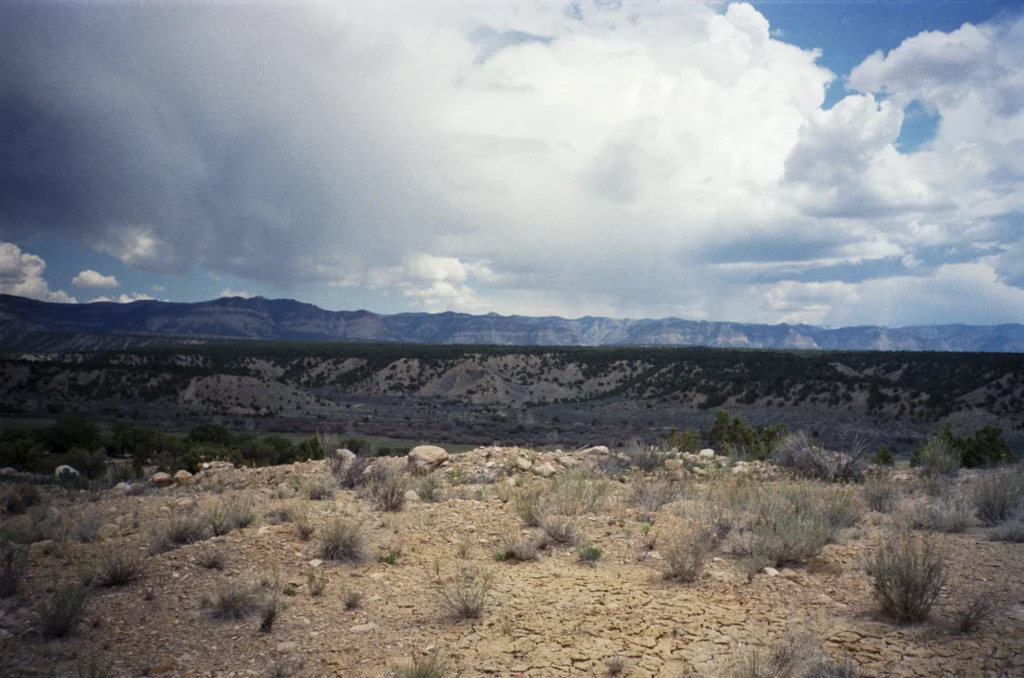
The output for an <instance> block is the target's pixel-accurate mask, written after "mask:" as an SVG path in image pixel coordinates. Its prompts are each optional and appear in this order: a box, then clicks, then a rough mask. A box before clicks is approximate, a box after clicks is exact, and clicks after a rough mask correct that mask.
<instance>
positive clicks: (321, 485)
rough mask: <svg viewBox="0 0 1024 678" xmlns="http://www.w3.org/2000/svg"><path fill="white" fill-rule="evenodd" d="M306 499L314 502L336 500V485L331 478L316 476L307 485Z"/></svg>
mask: <svg viewBox="0 0 1024 678" xmlns="http://www.w3.org/2000/svg"><path fill="white" fill-rule="evenodd" d="M305 491H306V497H307V498H308V499H310V500H312V501H322V500H330V499H334V483H333V482H332V479H331V478H330V477H329V476H323V475H316V476H313V477H312V478H309V479H308V480H307V481H306V484H305Z"/></svg>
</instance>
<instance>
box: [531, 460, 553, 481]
mask: <svg viewBox="0 0 1024 678" xmlns="http://www.w3.org/2000/svg"><path fill="white" fill-rule="evenodd" d="M533 472H534V473H536V474H537V475H539V476H540V477H541V478H550V477H551V476H553V475H555V473H556V470H555V467H554V466H552V465H551V462H546V463H544V464H541V465H540V466H535V467H534V469H533Z"/></svg>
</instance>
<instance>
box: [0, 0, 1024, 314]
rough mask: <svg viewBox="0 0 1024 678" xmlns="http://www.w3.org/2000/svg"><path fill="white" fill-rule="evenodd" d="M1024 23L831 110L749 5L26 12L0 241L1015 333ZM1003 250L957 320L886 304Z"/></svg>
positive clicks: (418, 294)
mask: <svg viewBox="0 0 1024 678" xmlns="http://www.w3.org/2000/svg"><path fill="white" fill-rule="evenodd" d="M567 9H571V10H572V11H567ZM1022 26H1024V22H1022V21H1021V20H1020V19H1012V18H1011V19H1005V20H1002V22H1000V23H993V24H991V25H983V26H970V25H966V26H964V27H963V28H961V29H959V30H957V31H953V32H951V33H948V34H947V33H934V32H933V33H925V34H922V35H920V36H915V37H912V38H910V39H908V40H907V41H906V42H904V43H903V44H902V45H900V46H899V47H898V48H896V49H894V50H892V51H890V52H889V53H888V54H883V53H878V54H875V55H871V56H870V57H868V58H867V59H866V60H865V61H864V63H863V64H861V65H860V66H859V67H858V68H856V69H854V70H853V72H852V73H850V74H849V77H848V78H847V81H846V82H847V85H848V87H849V88H850V89H851V93H850V96H848V97H847V98H845V99H843V100H842V101H840V102H838V103H837V104H836V105H835V106H833V107H832V108H830V109H828V110H825V109H823V108H822V106H823V103H824V101H825V90H826V88H827V87H828V85H829V84H830V83H831V82H832V81H833V80H834V79H835V78H836V77H837V76H845V75H846V74H833V73H831V72H829V71H828V70H827V69H825V68H823V67H821V66H820V65H819V64H818V63H817V58H818V53H817V52H816V51H814V50H807V49H801V48H798V47H796V46H794V45H791V44H788V43H786V42H785V35H784V34H783V33H781V32H779V31H778V30H777V29H773V27H772V26H770V25H769V23H768V22H767V20H765V18H764V17H763V16H762V15H761V14H760V13H759V12H758V11H757V10H756V9H755V8H754V7H752V6H751V5H749V4H744V3H730V4H728V5H725V6H722V5H719V4H715V3H712V4H702V3H689V2H685V3H684V2H677V3H663V2H655V1H654V0H626V1H624V2H621V3H607V2H599V1H596V0H595V1H594V2H586V1H584V2H578V3H572V5H571V6H570V5H567V4H560V3H555V2H552V3H532V4H528V3H522V2H486V3H456V4H451V3H419V2H413V1H412V0H408V1H398V2H388V3H376V4H371V5H367V4H366V3H328V4H324V3H298V4H288V5H287V6H285V5H278V4H274V3H242V4H237V3H236V4H231V5H226V4H213V5H197V4H195V3H141V4H130V5H129V4H123V5H122V4H118V5H114V6H103V7H100V8H97V7H95V6H91V7H84V6H80V5H74V4H70V3H68V4H64V5H45V6H35V5H22V6H20V7H18V8H16V9H11V8H10V7H9V6H4V7H2V8H0V59H3V63H5V64H12V66H11V67H10V68H5V69H3V70H2V71H0V95H2V96H3V98H4V100H5V101H6V102H8V103H7V104H5V106H4V107H3V108H2V109H0V130H8V134H11V135H12V137H11V138H16V139H18V143H17V144H13V145H11V148H12V150H11V152H10V153H9V154H8V157H9V158H10V163H9V164H10V168H9V169H8V170H7V171H8V173H12V176H13V177H14V178H15V179H16V180H17V186H18V190H16V191H4V190H0V228H2V229H3V232H4V234H5V237H9V238H13V239H17V238H19V237H22V236H25V235H28V234H36V233H40V232H46V233H49V234H51V235H52V236H53V237H61V238H79V239H81V242H82V243H85V244H86V245H88V246H92V247H95V249H97V250H99V251H101V252H104V253H107V254H110V255H111V256H114V257H116V258H117V259H119V260H120V261H122V262H124V263H125V264H127V265H129V266H132V267H135V268H139V269H143V270H147V271H153V272H160V273H167V274H174V275H181V274H184V273H185V272H186V271H188V270H189V268H190V266H192V265H196V266H198V267H199V268H200V269H201V270H203V271H204V272H206V273H214V274H229V275H232V276H234V277H235V278H236V279H241V280H259V281H261V282H263V283H268V284H275V283H276V284H278V285H280V286H284V287H287V286H288V285H294V284H297V283H300V282H310V281H312V282H321V283H329V284H330V285H332V286H334V288H335V289H336V292H337V293H338V294H339V298H345V295H346V294H348V293H350V292H352V291H353V290H355V291H359V292H369V293H374V294H378V295H381V294H390V295H391V298H392V299H399V300H401V303H402V305H404V306H411V307H413V308H425V309H430V310H441V309H452V310H467V311H483V310H495V311H499V312H505V313H527V314H541V313H557V314H561V315H573V316H578V315H584V314H604V315H615V316H633V317H637V316H667V315H676V316H685V317H694V318H723V319H735V320H744V319H747V320H760V321H769V322H778V321H783V320H792V321H804V320H807V321H815V322H817V321H821V322H832V321H834V320H835V319H836V318H847V319H850V320H851V321H853V322H858V323H863V322H882V321H883V319H889V320H885V321H886V322H888V321H890V320H893V321H895V322H901V318H902V317H906V318H910V317H914V318H919V319H923V320H927V319H929V318H930V319H931V320H933V321H935V320H940V319H942V318H945V317H949V316H950V314H951V313H953V314H956V313H959V312H960V311H964V312H965V313H968V312H973V311H970V308H971V307H974V308H985V307H986V304H988V302H989V301H991V304H992V306H991V308H992V309H994V310H993V311H992V314H991V315H992V317H993V318H995V317H997V316H998V317H1002V315H1000V314H1001V313H1002V311H999V310H998V309H1001V308H1006V307H1005V304H1012V303H1013V302H1012V300H1013V299H1015V296H1014V294H1013V289H1016V287H1015V284H1016V283H1018V282H1020V275H1019V271H1020V270H1021V266H1020V264H1019V262H1020V257H1021V256H1022V252H1021V249H1020V247H1018V246H1017V244H1016V243H1017V242H1018V241H1019V240H1020V231H1021V228H1020V226H1021V218H1022V216H1021V207H1020V206H1021V205H1022V204H1024V188H1022V185H1024V184H1022V181H1021V177H1022V176H1024V165H1022V163H1024V119H1022V118H1021V115H1022V113H1021V111H1022V109H1024V97H1022V95H1021V92H1022V91H1024V81H1022V80H1021V78H1024V75H1022V74H1024V68H1022V66H1024V55H1022V48H1021V47H1020V45H1022V44H1024V35H1022V31H1024V28H1022ZM185 45H187V48H185V47H184V46H185ZM915 101H917V102H920V105H921V106H923V107H924V108H925V110H927V111H928V112H930V113H932V114H934V115H937V116H939V118H940V123H939V129H938V132H937V134H936V137H935V139H934V140H932V141H931V142H929V144H928V145H927V146H926V147H924V148H922V149H919V150H916V151H915V152H912V153H901V152H900V151H899V150H898V149H897V147H896V145H895V144H896V140H897V139H898V138H899V135H900V132H901V129H902V126H903V123H904V120H905V118H906V115H907V114H906V108H907V107H908V106H910V105H911V104H912V103H913V102H915ZM981 244H984V246H981ZM965 253H966V254H965ZM983 258H984V261H985V262H986V263H985V264H984V270H985V271H993V272H994V273H993V275H995V276H996V277H995V279H994V281H990V283H987V284H985V285H983V286H981V287H978V288H976V289H973V293H975V294H984V295H989V296H987V297H982V298H973V299H971V300H970V301H969V302H968V301H965V302H963V306H964V308H962V309H954V310H950V309H949V308H946V309H945V310H942V309H939V308H938V307H933V306H931V305H929V304H926V303H925V304H922V305H921V306H920V308H921V309H929V311H928V313H929V314H930V315H925V314H922V313H920V312H917V311H914V312H911V311H912V310H913V308H912V307H913V304H910V306H908V307H906V308H904V310H902V311H900V313H903V316H900V315H899V313H897V314H896V315H893V314H890V313H888V312H887V311H885V310H884V309H882V308H880V307H878V306H872V304H871V303H870V302H869V301H868V299H869V296H868V295H869V294H870V293H874V292H879V293H881V292H882V290H883V289H888V288H886V287H885V285H898V284H899V281H901V280H903V281H904V282H906V280H905V279H904V278H903V277H901V276H906V275H907V274H908V273H911V272H912V273H913V276H914V278H913V279H914V280H921V281H929V280H934V281H938V283H941V284H942V285H948V284H952V283H950V282H948V276H950V275H952V273H951V272H950V271H951V270H953V269H950V268H949V267H954V269H955V267H957V266H971V265H974V266H980V265H981V264H980V263H979V262H981V261H982V259H983ZM956 270H960V269H956ZM970 270H975V271H976V272H978V271H980V270H981V269H970ZM986 275H987V273H986ZM944 276H945V277H944ZM886 281H889V282H886ZM893 281H896V282H893ZM872 285H875V286H874V287H872ZM1000 286H1002V287H1000ZM925 287H926V286H925V285H924V284H923V283H922V285H921V286H919V287H915V286H913V285H911V286H909V287H908V289H916V290H917V292H916V293H918V294H922V295H923V294H925ZM1004 288H1005V289H1004ZM949 289H952V288H949ZM947 301H948V300H947ZM842 309H847V310H845V311H843V310H842Z"/></svg>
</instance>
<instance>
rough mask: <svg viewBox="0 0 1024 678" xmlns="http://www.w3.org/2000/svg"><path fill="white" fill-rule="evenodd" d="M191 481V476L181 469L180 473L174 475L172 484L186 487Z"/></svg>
mask: <svg viewBox="0 0 1024 678" xmlns="http://www.w3.org/2000/svg"><path fill="white" fill-rule="evenodd" d="M191 481H192V474H191V473H189V472H188V471H186V470H185V469H181V470H180V471H178V472H177V473H175V474H174V482H176V483H177V484H179V485H188V484H189V483H190V482H191Z"/></svg>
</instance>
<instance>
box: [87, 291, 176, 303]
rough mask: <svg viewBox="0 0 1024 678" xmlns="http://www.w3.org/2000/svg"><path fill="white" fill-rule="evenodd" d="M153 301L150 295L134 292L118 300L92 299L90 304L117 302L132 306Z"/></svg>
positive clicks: (119, 296)
mask: <svg viewBox="0 0 1024 678" xmlns="http://www.w3.org/2000/svg"><path fill="white" fill-rule="evenodd" d="M153 300H154V298H153V297H151V296H149V295H148V294H143V293H142V292H132V293H131V294H121V295H118V296H117V297H116V298H110V297H96V298H94V299H90V300H89V303H90V304H95V303H97V302H115V303H118V304H130V303H132V302H133V301H153ZM161 301H167V299H162V300H161Z"/></svg>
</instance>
